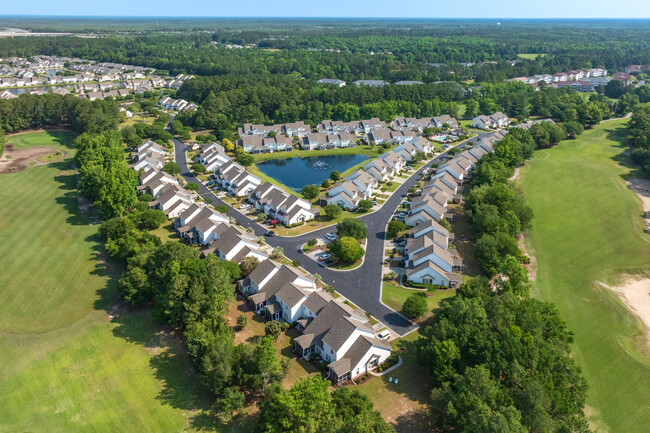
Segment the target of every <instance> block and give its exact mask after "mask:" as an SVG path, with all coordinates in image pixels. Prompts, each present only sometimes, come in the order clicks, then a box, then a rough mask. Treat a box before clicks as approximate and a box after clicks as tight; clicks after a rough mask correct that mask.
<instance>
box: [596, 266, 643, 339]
mask: <svg viewBox="0 0 650 433" xmlns="http://www.w3.org/2000/svg"><path fill="white" fill-rule="evenodd" d="M600 284H601V285H602V286H603V287H606V288H608V289H610V290H612V291H613V292H614V293H616V294H617V295H618V297H619V298H620V299H621V302H623V304H625V306H626V307H627V308H628V309H629V310H630V311H632V312H633V313H634V314H636V315H637V316H638V317H639V318H640V319H641V321H642V322H643V323H644V324H645V326H646V334H645V337H646V343H647V347H648V350H650V278H642V279H639V278H638V277H632V276H628V277H627V278H625V280H624V281H623V285H621V286H617V287H611V286H608V285H607V284H605V283H600Z"/></svg>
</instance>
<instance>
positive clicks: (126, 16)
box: [0, 14, 650, 21]
mask: <svg viewBox="0 0 650 433" xmlns="http://www.w3.org/2000/svg"><path fill="white" fill-rule="evenodd" d="M0 18H91V19H92V18H137V19H142V18H147V19H195V20H196V19H198V20H210V19H255V20H271V19H310V20H355V21H361V20H392V21H396V20H414V21H415V20H427V21H428V20H481V21H486V20H502V21H508V20H511V21H512V20H605V21H613V20H638V21H645V20H650V17H523V16H522V17H381V16H367V17H336V16H332V17H322V16H297V15H296V16H282V15H277V16H253V15H248V16H246V15H223V16H217V15H215V16H182V15H67V14H60V15H38V14H9V15H2V14H0Z"/></svg>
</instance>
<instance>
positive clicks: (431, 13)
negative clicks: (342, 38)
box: [0, 0, 650, 18]
mask: <svg viewBox="0 0 650 433" xmlns="http://www.w3.org/2000/svg"><path fill="white" fill-rule="evenodd" d="M0 4H1V6H0V15H76V16H159V17H162V16H201V17H242V16H246V17H247V16H255V17H359V18H362V17H383V18H391V17H392V18H402V17H409V18H410V17H413V18H428V17H431V18H481V17H483V18H650V1H649V0H627V1H624V2H620V3H619V2H615V1H614V2H613V1H611V0H572V1H566V0H545V1H537V2H532V1H526V0H492V1H485V0H456V1H448V0H447V1H441V0H399V1H394V0H326V1H322V0H319V1H316V0H302V1H300V0H236V1H224V0H128V1H125V0H101V1H99V0H63V1H52V0H29V1H18V0H0Z"/></svg>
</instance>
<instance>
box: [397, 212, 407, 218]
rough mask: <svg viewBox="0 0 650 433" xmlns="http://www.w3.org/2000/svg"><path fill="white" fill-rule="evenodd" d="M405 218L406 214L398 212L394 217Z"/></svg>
mask: <svg viewBox="0 0 650 433" xmlns="http://www.w3.org/2000/svg"><path fill="white" fill-rule="evenodd" d="M405 216H406V213H404V212H400V213H398V214H397V215H395V217H396V218H404V217H405Z"/></svg>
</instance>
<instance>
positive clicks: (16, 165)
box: [0, 144, 65, 174]
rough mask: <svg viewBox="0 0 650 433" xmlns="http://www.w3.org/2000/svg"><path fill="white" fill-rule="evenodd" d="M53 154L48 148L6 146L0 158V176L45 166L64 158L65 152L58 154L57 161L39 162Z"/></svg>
mask: <svg viewBox="0 0 650 433" xmlns="http://www.w3.org/2000/svg"><path fill="white" fill-rule="evenodd" d="M54 153H56V150H55V149H54V148H53V147H50V146H38V147H30V148H27V149H16V148H15V147H14V145H13V144H7V145H5V151H4V153H3V154H2V156H1V157H0V174H6V173H16V172H19V171H22V170H24V169H26V168H27V167H29V166H37V165H45V164H49V163H51V162H55V161H60V160H61V159H63V158H65V152H60V153H61V156H60V157H59V158H57V159H51V160H45V161H39V158H43V159H45V158H44V157H46V156H48V155H52V154H54Z"/></svg>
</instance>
